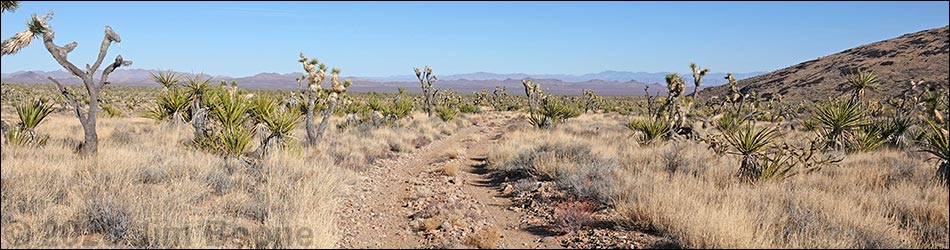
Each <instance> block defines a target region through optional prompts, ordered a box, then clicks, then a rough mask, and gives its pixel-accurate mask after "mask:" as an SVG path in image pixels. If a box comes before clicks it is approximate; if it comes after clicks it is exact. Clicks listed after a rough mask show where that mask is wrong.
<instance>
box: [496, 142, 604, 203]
mask: <svg viewBox="0 0 950 250" xmlns="http://www.w3.org/2000/svg"><path fill="white" fill-rule="evenodd" d="M618 166H619V164H618V163H617V161H616V160H613V159H605V158H601V157H600V156H597V155H596V154H594V153H593V152H592V151H591V148H590V145H587V144H577V143H574V144H566V145H565V144H550V143H547V144H542V145H540V146H537V147H534V148H532V149H529V150H526V151H522V152H521V153H519V154H518V155H517V156H515V157H514V158H513V159H512V160H511V161H509V162H506V163H503V164H501V165H500V166H499V167H498V168H499V170H502V171H504V172H505V173H506V175H508V176H510V177H513V178H516V179H524V178H533V179H537V180H542V181H555V182H556V183H557V185H558V187H560V188H562V189H564V190H567V191H568V192H570V193H572V194H574V195H576V196H579V197H583V198H587V199H591V200H594V201H597V202H599V203H601V204H610V203H611V202H612V199H613V198H614V196H615V195H616V194H617V193H616V190H615V188H614V187H613V186H611V185H610V183H612V182H613V181H614V180H615V176H614V173H615V171H616V169H617V168H618Z"/></svg>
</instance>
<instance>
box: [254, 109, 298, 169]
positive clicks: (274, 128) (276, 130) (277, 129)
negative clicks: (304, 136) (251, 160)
mask: <svg viewBox="0 0 950 250" xmlns="http://www.w3.org/2000/svg"><path fill="white" fill-rule="evenodd" d="M271 100H273V99H271ZM254 103H256V104H255V105H253V106H254V108H252V109H251V110H252V112H251V113H252V114H253V115H252V116H253V117H255V119H257V120H258V121H259V122H260V123H261V124H262V125H263V126H264V128H265V129H267V131H269V132H270V134H269V135H268V136H267V137H266V138H264V141H263V142H262V143H261V155H262V156H263V155H266V154H267V152H268V151H269V150H270V148H271V147H274V146H276V147H278V148H283V147H284V146H287V145H288V143H289V142H291V141H292V140H293V137H292V136H290V133H291V132H292V131H293V130H294V129H295V128H296V127H297V123H298V122H300V120H301V119H302V118H303V115H302V114H300V113H299V112H297V111H296V110H292V109H278V108H277V107H278V105H277V102H276V101H260V100H256V101H255V102H254ZM271 105H272V106H271Z"/></svg>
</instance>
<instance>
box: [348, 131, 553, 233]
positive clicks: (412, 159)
mask: <svg viewBox="0 0 950 250" xmlns="http://www.w3.org/2000/svg"><path fill="white" fill-rule="evenodd" d="M498 120H501V119H497V120H496V121H498ZM511 122H514V120H511V119H506V120H504V121H503V122H489V123H481V124H477V125H474V126H468V127H466V128H464V129H461V130H460V131H457V132H455V133H454V134H452V135H451V136H448V137H445V138H442V139H441V140H437V141H434V142H432V143H431V144H429V145H427V146H424V147H422V148H420V149H417V150H416V151H415V152H413V153H410V154H405V155H401V156H400V157H398V158H394V159H387V160H383V161H381V162H379V163H377V164H375V166H373V167H372V168H371V170H369V171H367V172H366V173H364V174H363V176H364V178H363V179H362V180H359V181H358V182H357V183H356V184H355V185H354V186H353V188H354V190H353V192H352V193H351V194H349V195H348V198H346V201H345V205H344V207H343V210H342V211H341V215H340V217H341V219H340V222H339V227H340V229H341V230H340V231H341V233H342V238H341V240H340V241H339V243H338V247H340V248H424V247H472V246H471V245H466V244H465V243H466V242H465V241H464V239H462V240H461V241H460V240H459V239H443V238H451V237H449V236H444V237H443V236H442V235H437V234H438V232H440V230H441V231H449V232H462V233H461V235H462V236H464V237H462V238H466V237H468V238H471V235H472V234H471V233H469V234H468V235H467V236H466V233H465V230H463V229H461V228H463V227H470V225H469V224H467V223H463V222H459V223H460V224H462V225H465V226H456V227H454V228H453V226H452V225H451V224H450V223H449V222H447V221H448V220H446V222H445V223H444V224H441V227H438V230H436V229H434V228H429V229H428V230H426V227H429V226H425V227H422V226H420V225H421V223H420V222H421V221H423V219H422V218H418V217H416V218H413V217H414V216H418V215H419V214H420V211H419V210H425V209H424V208H426V207H428V208H429V209H430V210H433V209H432V207H436V206H435V205H438V204H447V203H446V202H445V200H448V201H450V202H453V203H452V204H466V205H464V206H462V205H454V206H453V208H454V207H464V208H461V210H464V211H462V212H459V213H460V214H466V215H470V216H468V218H477V220H478V223H477V224H480V225H486V224H487V225H490V227H492V228H494V229H496V230H497V232H498V234H497V235H498V236H499V237H500V238H498V239H497V243H496V244H493V245H494V247H496V248H560V245H559V244H558V243H556V242H554V241H553V240H545V241H543V242H542V241H541V240H540V239H542V238H544V237H545V236H546V235H538V234H535V233H532V232H530V231H527V230H524V229H523V228H522V224H523V223H521V222H522V217H523V216H524V215H523V214H521V212H516V211H512V210H509V209H508V207H509V206H510V201H509V199H507V198H505V197H501V196H500V191H499V189H498V187H496V186H494V185H491V184H490V180H489V178H488V176H487V175H488V173H487V171H485V170H484V169H483V168H484V166H485V161H484V159H485V158H486V155H487V153H488V151H489V149H490V146H491V143H492V142H493V138H497V136H498V135H500V134H501V133H503V128H504V127H506V125H508V124H511ZM454 150H457V152H458V154H457V156H456V157H452V158H455V159H450V158H447V157H446V152H447V151H454ZM446 164H458V166H459V170H460V171H458V174H457V175H456V176H454V177H453V176H446V175H445V174H443V168H444V167H445V166H446ZM440 202H441V203H440ZM434 210H436V212H435V213H442V212H444V211H445V210H446V209H442V208H435V209H434ZM446 213H448V212H446ZM430 216H431V215H430ZM414 220H415V221H414ZM426 223H428V221H426ZM453 223H455V222H453ZM436 226H438V224H437V225H436ZM420 228H421V229H420ZM446 228H448V229H446ZM452 230H455V231H452ZM473 230H474V229H473ZM444 234H445V235H448V234H449V233H444ZM455 236H456V238H458V234H456V235H455ZM440 237H442V238H440ZM439 242H443V243H442V244H447V243H444V242H451V243H448V244H450V245H438V244H439Z"/></svg>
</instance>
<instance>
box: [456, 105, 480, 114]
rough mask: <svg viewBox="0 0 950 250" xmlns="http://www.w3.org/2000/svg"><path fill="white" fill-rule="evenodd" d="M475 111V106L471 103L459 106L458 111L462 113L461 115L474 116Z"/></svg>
mask: <svg viewBox="0 0 950 250" xmlns="http://www.w3.org/2000/svg"><path fill="white" fill-rule="evenodd" d="M476 110H477V108H476V107H475V104H471V103H462V104H459V111H462V113H466V114H474V113H475V111H476Z"/></svg>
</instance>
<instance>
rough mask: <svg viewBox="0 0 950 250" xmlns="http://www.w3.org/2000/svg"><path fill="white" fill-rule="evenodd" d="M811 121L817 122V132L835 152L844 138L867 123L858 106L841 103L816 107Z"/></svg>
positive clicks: (851, 103) (833, 102) (840, 146)
mask: <svg viewBox="0 0 950 250" xmlns="http://www.w3.org/2000/svg"><path fill="white" fill-rule="evenodd" d="M813 119H814V120H815V121H817V122H818V126H819V128H820V129H819V131H818V132H819V134H820V135H822V136H823V137H824V138H825V139H826V141H827V145H828V146H830V147H832V148H834V149H837V150H840V149H842V146H843V143H842V141H843V139H844V137H847V136H849V135H850V134H851V132H852V131H853V130H855V129H858V128H861V127H862V126H865V125H867V124H868V123H869V121H868V120H867V119H866V117H865V114H864V112H863V111H862V110H861V106H860V105H859V104H857V103H853V102H841V101H832V102H831V103H829V104H825V105H820V106H818V110H817V112H816V113H815V115H814V117H813Z"/></svg>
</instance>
